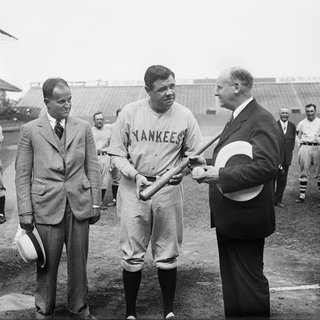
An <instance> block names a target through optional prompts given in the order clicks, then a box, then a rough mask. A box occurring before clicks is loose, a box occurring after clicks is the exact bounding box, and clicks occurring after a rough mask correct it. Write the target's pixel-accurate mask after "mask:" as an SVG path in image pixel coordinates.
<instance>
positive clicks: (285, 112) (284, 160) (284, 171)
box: [274, 108, 296, 208]
mask: <svg viewBox="0 0 320 320" xmlns="http://www.w3.org/2000/svg"><path fill="white" fill-rule="evenodd" d="M279 115H280V119H279V120H278V121H277V124H278V128H279V150H280V165H279V170H278V174H277V177H276V179H275V193H274V203H275V205H276V206H277V207H279V208H284V204H283V203H282V197H283V193H284V190H285V188H286V185H287V177H288V171H289V166H290V165H291V160H292V152H293V149H294V145H295V138H296V126H295V124H294V123H292V122H291V121H289V109H288V108H280V111H279Z"/></svg>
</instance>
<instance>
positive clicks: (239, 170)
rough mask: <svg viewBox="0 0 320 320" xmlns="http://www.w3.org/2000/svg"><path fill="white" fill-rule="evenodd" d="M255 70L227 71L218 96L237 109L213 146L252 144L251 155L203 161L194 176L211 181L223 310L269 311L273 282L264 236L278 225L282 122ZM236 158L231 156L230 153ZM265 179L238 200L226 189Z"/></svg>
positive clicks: (263, 313)
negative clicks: (256, 87)
mask: <svg viewBox="0 0 320 320" xmlns="http://www.w3.org/2000/svg"><path fill="white" fill-rule="evenodd" d="M252 85H253V77H252V75H251V74H250V73H249V72H248V71H246V70H244V69H241V68H230V69H227V70H225V71H223V72H222V73H221V74H220V76H219V78H218V80H217V88H216V94H215V95H216V96H217V97H218V98H219V101H220V103H221V107H223V108H227V109H229V110H231V111H232V112H233V120H232V122H231V123H230V124H228V125H227V126H226V127H225V129H224V130H223V132H222V134H221V137H220V139H219V141H218V143H217V145H216V147H215V149H214V152H213V163H214V164H215V161H216V158H217V155H218V154H219V151H220V150H221V149H222V148H223V147H224V146H226V145H228V144H229V143H231V142H234V141H246V142H248V143H249V144H251V145H252V161H251V160H250V161H249V163H248V161H247V162H242V161H241V162H240V161H239V162H237V161H232V162H236V163H234V165H232V166H228V165H227V166H225V167H220V168H219V167H218V166H205V167H204V169H205V172H204V173H202V174H200V175H198V176H196V177H194V179H195V180H197V181H198V182H199V183H202V182H205V183H208V184H209V197H210V209H211V224H212V227H216V234H217V240H218V249H219V260H220V272H221V279H222V289H223V299H224V308H225V315H226V317H227V318H231V317H266V318H268V317H269V315H270V296H269V284H268V280H267V278H266V277H265V276H264V274H263V251H264V242H265V237H267V236H269V235H270V234H272V233H273V232H274V230H275V211H274V192H273V190H274V188H273V179H274V177H275V175H276V173H277V168H278V165H279V148H278V133H277V131H278V128H277V124H276V121H275V119H274V117H273V116H272V115H271V114H270V113H269V112H268V111H266V110H265V109H264V108H263V107H261V106H260V105H259V104H258V102H257V101H256V100H255V99H254V98H253V97H252V95H251V89H252ZM230 160H232V158H230ZM259 185H261V188H262V190H261V192H260V193H258V194H257V195H256V196H255V197H253V198H252V199H249V200H246V201H235V200H232V199H230V198H229V197H227V196H226V195H225V194H228V193H233V192H238V191H240V190H243V189H246V188H252V187H256V186H259Z"/></svg>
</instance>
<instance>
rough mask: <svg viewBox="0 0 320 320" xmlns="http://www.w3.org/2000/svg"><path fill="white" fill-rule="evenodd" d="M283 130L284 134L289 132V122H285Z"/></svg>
mask: <svg viewBox="0 0 320 320" xmlns="http://www.w3.org/2000/svg"><path fill="white" fill-rule="evenodd" d="M283 132H284V134H286V132H287V123H284V124H283Z"/></svg>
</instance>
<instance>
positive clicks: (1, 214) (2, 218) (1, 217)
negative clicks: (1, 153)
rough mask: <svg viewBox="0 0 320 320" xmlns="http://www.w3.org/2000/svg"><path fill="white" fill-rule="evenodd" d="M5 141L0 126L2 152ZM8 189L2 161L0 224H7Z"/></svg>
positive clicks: (0, 164) (0, 166) (0, 167)
mask: <svg viewBox="0 0 320 320" xmlns="http://www.w3.org/2000/svg"><path fill="white" fill-rule="evenodd" d="M2 141H3V134H2V127H1V126H0V150H1V146H2ZM5 194H6V188H5V186H4V182H3V171H2V162H1V159H0V224H2V223H5V222H6V215H5V210H4V209H5V202H6V196H5Z"/></svg>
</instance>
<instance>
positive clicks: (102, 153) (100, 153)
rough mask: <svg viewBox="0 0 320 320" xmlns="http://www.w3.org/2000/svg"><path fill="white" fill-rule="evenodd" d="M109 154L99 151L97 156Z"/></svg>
mask: <svg viewBox="0 0 320 320" xmlns="http://www.w3.org/2000/svg"><path fill="white" fill-rule="evenodd" d="M107 154H108V152H107V151H97V155H98V156H105V155H107Z"/></svg>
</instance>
